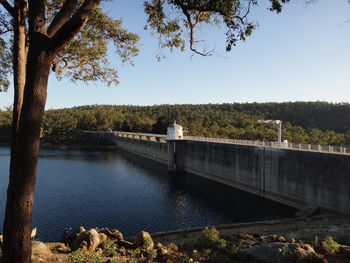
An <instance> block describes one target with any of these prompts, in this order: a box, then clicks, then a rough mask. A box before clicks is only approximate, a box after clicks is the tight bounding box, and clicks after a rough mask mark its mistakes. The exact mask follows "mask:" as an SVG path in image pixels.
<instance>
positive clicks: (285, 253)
mask: <svg viewBox="0 0 350 263" xmlns="http://www.w3.org/2000/svg"><path fill="white" fill-rule="evenodd" d="M245 254H246V255H247V256H249V257H251V258H253V259H255V260H257V261H259V262H269V263H324V262H327V261H325V260H324V259H322V258H321V257H320V256H319V255H318V254H317V253H316V252H315V250H314V249H313V248H312V247H311V246H310V245H307V244H297V243H281V242H276V243H269V244H263V245H259V246H254V247H250V248H247V249H245Z"/></svg>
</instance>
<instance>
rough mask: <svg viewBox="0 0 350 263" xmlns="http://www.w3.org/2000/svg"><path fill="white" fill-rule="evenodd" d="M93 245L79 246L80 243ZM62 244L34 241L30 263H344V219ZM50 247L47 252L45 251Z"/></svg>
mask: <svg viewBox="0 0 350 263" xmlns="http://www.w3.org/2000/svg"><path fill="white" fill-rule="evenodd" d="M87 238H88V239H89V240H93V242H90V243H86V242H85V243H84V240H85V239H87ZM65 242H67V243H66V244H68V245H69V246H68V247H69V248H68V247H67V246H66V244H64V243H47V244H46V245H45V244H40V242H39V243H38V242H34V243H33V245H34V252H33V257H34V259H35V260H37V261H38V262H39V261H44V262H47V263H51V262H67V263H68V262H70V263H72V262H74V263H83V262H90V261H89V260H92V259H93V260H95V261H91V262H101V263H102V262H103V263H105V262H106V263H107V262H108V263H111V262H113V263H114V262H127V263H129V262H135V263H136V262H159V263H168V262H173V263H180V262H181V263H185V262H188V263H190V262H191V263H192V262H197V263H199V262H206V263H226V262H227V263H229V262H230V263H231V262H246V263H248V262H249V263H253V262H260V263H267V262H270V263H271V262H274V263H278V262H279V263H282V262H283V263H292V262H295V263H300V262H304V263H306V262H310V263H311V262H312V263H315V262H319V263H327V262H336V263H337V262H339V263H348V262H350V216H346V215H339V214H322V215H317V216H313V217H308V218H288V219H281V220H269V221H261V222H252V223H240V224H231V225H221V226H215V228H213V227H209V228H205V229H203V228H197V229H191V230H186V231H173V232H166V233H158V234H151V235H149V234H148V233H147V232H140V233H139V234H138V235H137V236H135V237H134V238H128V239H124V238H123V235H122V233H121V232H119V231H118V230H109V229H106V228H97V229H90V230H85V229H84V228H83V227H80V230H78V231H77V232H75V234H74V233H73V234H71V235H68V236H66V239H65ZM49 248H50V249H49Z"/></svg>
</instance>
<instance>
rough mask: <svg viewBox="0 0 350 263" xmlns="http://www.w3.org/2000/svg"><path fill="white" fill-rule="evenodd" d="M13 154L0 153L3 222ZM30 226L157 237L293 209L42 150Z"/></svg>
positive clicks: (152, 167)
mask: <svg viewBox="0 0 350 263" xmlns="http://www.w3.org/2000/svg"><path fill="white" fill-rule="evenodd" d="M9 162H10V150H9V148H7V147H0V171H1V173H0V180H1V181H0V190H1V193H0V219H1V225H2V222H3V218H4V209H5V205H6V204H5V201H6V188H7V183H8V169H9ZM37 174H38V175H37V185H36V195H35V203H34V211H33V227H37V228H38V234H37V239H39V240H42V241H46V242H47V241H59V240H60V238H61V236H62V233H63V231H64V229H65V227H72V228H76V227H79V226H84V227H85V228H90V227H108V228H116V229H119V230H120V231H121V232H122V233H123V234H124V236H126V237H127V236H133V235H135V234H137V233H138V232H139V231H141V230H145V231H148V232H153V233H154V232H162V231H170V230H177V229H186V228H193V227H205V226H211V225H219V224H229V223H238V222H247V221H258V220H265V219H277V218H285V217H291V216H293V214H294V213H295V211H296V210H295V209H294V208H290V207H288V206H285V205H282V204H279V203H276V202H273V201H270V200H266V199H263V198H261V197H257V196H255V195H252V194H249V193H245V192H242V191H239V190H236V189H233V188H231V187H228V186H225V185H221V184H218V183H215V182H212V181H210V180H207V179H204V178H201V177H198V176H195V175H192V174H188V173H178V174H173V173H169V172H168V171H167V167H166V166H165V165H161V164H158V163H155V162H153V161H149V160H146V159H142V158H140V157H136V156H133V155H130V154H127V153H124V152H119V151H116V150H114V151H93V150H48V149H43V150H41V151H40V159H39V164H38V171H37Z"/></svg>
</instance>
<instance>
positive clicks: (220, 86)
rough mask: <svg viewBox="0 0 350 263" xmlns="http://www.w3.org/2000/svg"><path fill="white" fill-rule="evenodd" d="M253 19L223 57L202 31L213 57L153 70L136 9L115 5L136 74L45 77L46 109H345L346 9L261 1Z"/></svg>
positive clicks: (349, 90)
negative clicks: (81, 79) (131, 45)
mask: <svg viewBox="0 0 350 263" xmlns="http://www.w3.org/2000/svg"><path fill="white" fill-rule="evenodd" d="M259 2H260V5H259V6H258V7H256V8H254V10H253V12H252V14H251V18H252V19H253V20H256V21H258V23H259V27H258V29H257V30H256V31H255V32H254V33H253V36H251V37H250V38H249V39H248V40H247V41H246V42H239V43H238V46H237V47H236V48H234V49H233V50H232V51H231V52H230V53H226V52H225V36H224V31H223V28H222V29H221V30H220V29H216V28H215V29H210V30H206V31H204V32H203V33H205V34H203V35H205V39H206V40H207V45H208V46H209V47H215V51H216V52H217V53H218V55H214V56H211V57H200V56H191V53H190V52H188V51H187V52H183V53H182V52H178V51H175V52H173V53H169V52H167V55H168V56H167V58H166V59H164V60H162V61H161V62H157V60H156V57H155V55H156V53H157V47H158V45H157V39H156V38H155V37H153V36H151V35H150V34H149V32H147V31H144V30H143V26H144V25H145V21H146V16H145V15H144V13H143V8H142V1H141V0H133V1H125V0H115V1H113V2H112V3H110V4H108V6H106V10H109V13H110V14H111V15H112V16H114V17H122V18H123V20H124V25H125V27H127V28H128V29H129V30H130V31H132V32H136V33H138V34H139V35H140V37H141V43H140V49H141V52H140V54H139V56H138V57H136V59H135V66H129V65H125V66H122V65H121V64H120V63H119V62H118V58H117V57H116V56H114V55H113V54H111V60H112V61H113V63H112V64H113V65H115V66H116V67H117V68H118V69H119V76H120V84H119V85H118V86H116V87H105V86H104V85H103V84H100V83H98V84H96V85H94V84H90V85H88V86H87V85H85V84H83V83H78V84H77V85H76V84H73V83H71V82H69V81H67V80H63V81H57V80H56V79H55V77H54V75H51V77H50V82H49V89H48V100H47V106H46V108H62V107H71V106H77V105H86V104H134V105H154V104H183V103H196V104H197V103H223V102H227V103H231V102H255V101H257V102H265V101H277V102H281V101H315V100H321V101H330V102H350V22H349V19H350V4H349V3H348V1H347V0H332V1H329V0H318V1H314V2H313V3H312V4H309V5H306V4H305V1H303V0H292V1H291V3H290V4H288V5H287V6H285V8H284V10H283V12H282V13H281V14H279V15H276V14H275V13H271V12H269V11H268V10H267V6H268V1H267V0H265V1H264V0H263V1H259ZM12 96H13V94H12V92H11V91H9V92H8V93H7V94H4V93H0V107H4V106H8V105H10V104H11V103H12Z"/></svg>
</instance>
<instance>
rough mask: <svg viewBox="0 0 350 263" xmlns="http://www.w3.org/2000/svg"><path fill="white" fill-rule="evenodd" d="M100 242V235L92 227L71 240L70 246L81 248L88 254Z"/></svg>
mask: <svg viewBox="0 0 350 263" xmlns="http://www.w3.org/2000/svg"><path fill="white" fill-rule="evenodd" d="M100 243H101V239H100V235H99V234H98V233H97V231H96V229H94V228H92V229H90V230H88V231H84V232H81V233H80V234H79V235H78V236H77V237H76V238H75V240H74V241H73V243H72V248H73V249H79V248H81V249H83V250H84V251H85V252H86V253H88V254H90V253H92V252H94V251H95V249H96V248H97V247H98V245H99V244H100Z"/></svg>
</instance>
